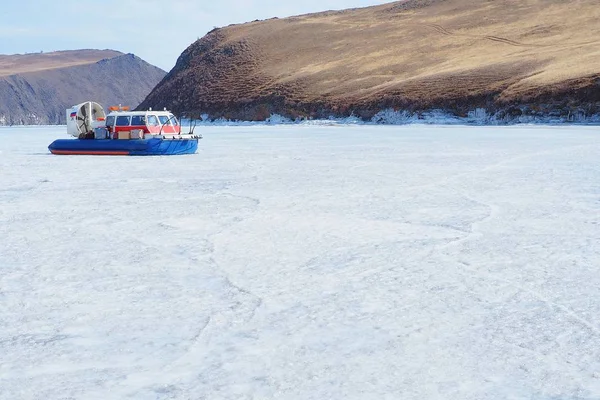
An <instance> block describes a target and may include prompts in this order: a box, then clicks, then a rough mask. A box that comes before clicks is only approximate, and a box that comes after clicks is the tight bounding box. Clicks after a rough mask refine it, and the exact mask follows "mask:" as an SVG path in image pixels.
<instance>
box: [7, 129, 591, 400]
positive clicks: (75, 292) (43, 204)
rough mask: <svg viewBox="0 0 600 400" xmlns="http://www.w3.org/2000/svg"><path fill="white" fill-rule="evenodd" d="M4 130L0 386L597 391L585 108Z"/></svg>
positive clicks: (307, 392)
mask: <svg viewBox="0 0 600 400" xmlns="http://www.w3.org/2000/svg"><path fill="white" fill-rule="evenodd" d="M200 131H201V132H202V133H203V134H204V137H205V138H204V139H203V140H202V142H201V144H200V150H199V153H198V154H196V155H193V156H180V157H171V158H168V157H167V158H127V157H123V158H119V157H116V158H115V157H82V156H73V157H67V156H52V155H50V154H49V153H48V151H47V148H46V147H47V146H48V144H49V143H50V142H51V141H52V140H54V139H55V138H59V137H64V136H65V135H64V133H63V132H64V128H63V127H56V128H1V129H0V239H1V240H0V399H2V400H4V399H7V400H9V399H10V400H13V399H86V400H87V399H125V398H127V399H236V400H237V399H298V400H300V399H302V400H305V399H315V400H324V399H357V400H358V399H377V400H380V399H394V400H395V399H402V400H406V399H410V400H412V399H414V400H427V399H440V400H442V399H443V400H447V399H469V400H481V399H528V400H531V399H533V400H574V399H579V400H582V399H590V400H591V399H598V398H600V317H599V316H600V127H539V126H538V127H528V126H525V127H524V126H521V127H461V126H453V127H439V126H403V127H377V126H267V127H265V126H258V127H257V126H255V127H202V128H200Z"/></svg>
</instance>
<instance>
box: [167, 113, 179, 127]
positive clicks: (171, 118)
mask: <svg viewBox="0 0 600 400" xmlns="http://www.w3.org/2000/svg"><path fill="white" fill-rule="evenodd" d="M169 119H170V120H171V125H173V126H177V125H179V122H178V121H177V118H175V116H174V115H173V114H171V115H169Z"/></svg>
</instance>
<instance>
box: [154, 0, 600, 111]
mask: <svg viewBox="0 0 600 400" xmlns="http://www.w3.org/2000/svg"><path fill="white" fill-rule="evenodd" d="M599 21H600V4H599V3H598V0H573V1H563V0H478V1H472V0H409V1H401V2H395V3H389V4H384V5H381V6H375V7H368V8H363V9H353V10H347V11H340V12H326V13H319V14H312V15H304V16H298V17H292V18H286V19H271V20H268V21H260V22H253V23H248V24H243V25H236V26H230V27H226V28H223V29H219V30H218V31H217V32H214V33H212V34H211V35H208V36H207V37H206V38H204V39H202V40H200V41H199V42H197V43H196V44H194V45H192V46H191V47H190V49H188V51H187V53H184V55H185V57H184V61H182V63H180V64H179V65H178V67H176V70H174V71H173V72H172V73H171V76H170V79H171V80H170V81H167V82H165V83H164V85H163V88H167V87H168V88H169V90H168V91H167V90H162V89H161V88H160V87H159V88H157V90H155V92H154V94H153V95H154V97H153V96H152V95H151V96H150V98H149V100H148V101H147V105H152V103H156V104H154V105H158V103H160V102H161V101H162V102H163V103H164V102H165V99H169V98H171V99H173V97H177V98H176V99H174V100H173V102H171V103H169V104H166V105H167V106H173V107H174V108H179V109H180V110H190V109H203V111H212V112H215V113H220V114H224V113H226V112H229V111H232V110H234V111H236V112H237V111H240V110H241V109H249V108H252V107H255V106H256V105H260V104H261V103H264V104H267V106H268V107H269V109H270V111H276V112H281V111H284V112H285V111H286V109H288V108H290V107H291V108H293V107H294V105H298V107H299V108H304V109H308V108H310V109H316V108H318V107H325V108H328V109H330V110H336V109H346V110H347V109H349V108H352V107H354V108H361V107H362V108H368V107H371V108H375V107H378V106H385V105H393V106H402V105H406V104H409V105H411V106H414V107H415V108H419V107H436V106H440V107H442V108H444V107H447V108H452V105H453V104H458V103H464V104H465V105H466V106H467V107H468V106H471V105H473V104H474V102H477V101H479V102H483V101H485V102H488V103H489V102H490V99H492V100H491V101H493V102H494V103H495V104H499V103H503V102H504V103H509V102H511V101H515V100H517V99H521V100H522V99H525V98H531V97H535V96H539V95H541V94H548V93H550V95H551V94H552V93H555V92H556V93H557V92H558V91H564V90H567V89H568V90H570V89H578V88H580V87H588V86H589V85H590V82H592V84H593V81H594V80H595V79H598V77H600V22H599ZM242 45H243V46H242ZM203 46H204V47H203ZM199 49H202V50H201V51H200V50H199ZM215 77H216V78H215ZM173 82H179V83H178V84H177V85H175V84H174V83H173ZM586 85H588V86H586ZM565 88H566V89H565ZM175 91H177V92H179V93H174V92H175ZM282 98H283V100H282ZM274 99H275V100H274ZM275 102H279V103H281V104H283V103H285V104H283V105H281V104H280V106H273V104H274V103H275ZM315 104H316V105H315ZM277 107H279V109H278V108H277ZM255 108H256V107H255ZM282 108H283V109H282ZM234 114H235V113H234ZM239 114H240V113H239V112H238V113H237V115H239ZM241 117H244V115H241ZM250 118H253V117H250Z"/></svg>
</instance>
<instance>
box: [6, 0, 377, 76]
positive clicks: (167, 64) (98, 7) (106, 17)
mask: <svg viewBox="0 0 600 400" xmlns="http://www.w3.org/2000/svg"><path fill="white" fill-rule="evenodd" d="M385 2H387V1H386V0H299V1H296V2H291V1H277V0H217V1H210V2H207V1H193V0H145V1H144V0H98V1H95V2H92V1H87V0H61V1H56V0H0V54H18V53H31V52H39V51H44V52H49V51H54V50H72V49H81V48H98V49H114V50H119V51H122V52H124V53H134V54H136V55H137V56H139V57H141V58H143V59H144V60H146V61H148V62H149V63H151V64H154V65H156V66H158V67H160V68H162V69H164V70H167V71H168V70H170V69H171V68H172V67H173V66H174V65H175V62H176V60H177V57H178V56H179V54H181V52H182V51H183V50H184V49H185V48H186V47H187V46H189V45H190V44H191V43H192V42H194V41H195V40H196V39H197V38H198V37H202V36H204V35H205V34H206V32H208V31H210V30H211V29H212V28H213V27H215V26H219V27H220V26H226V25H229V24H233V23H242V22H247V21H252V20H255V19H266V18H272V17H286V16H290V15H298V14H304V13H309V12H317V11H324V10H331V9H344V8H351V7H366V6H370V5H375V4H382V3H385Z"/></svg>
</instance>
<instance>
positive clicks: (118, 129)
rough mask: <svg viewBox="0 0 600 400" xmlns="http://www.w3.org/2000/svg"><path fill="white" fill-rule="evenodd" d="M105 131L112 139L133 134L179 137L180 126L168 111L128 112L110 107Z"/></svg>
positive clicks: (126, 108) (120, 108)
mask: <svg viewBox="0 0 600 400" xmlns="http://www.w3.org/2000/svg"><path fill="white" fill-rule="evenodd" d="M109 111H110V113H109V114H108V115H107V116H106V130H107V131H108V132H109V135H111V137H112V138H113V139H119V136H120V137H121V138H123V137H124V136H127V134H129V135H132V134H133V133H138V134H143V135H147V134H149V135H169V136H171V135H180V134H181V125H180V124H179V121H178V120H177V118H176V117H175V116H174V115H173V114H172V113H170V112H169V111H166V110H165V111H154V110H152V109H150V110H148V111H130V110H129V108H128V107H121V106H118V107H110V108H109Z"/></svg>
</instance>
